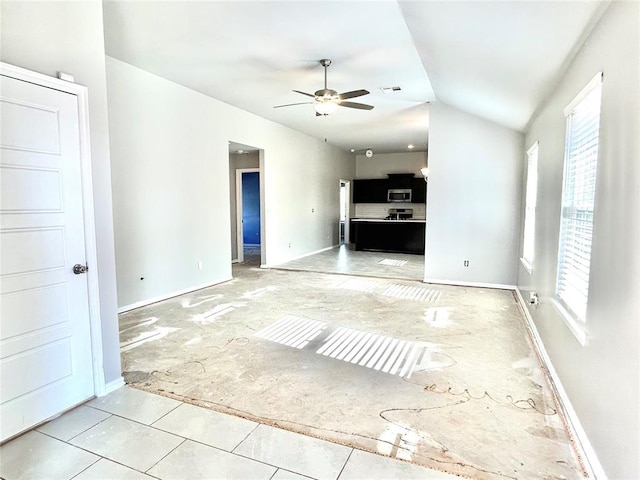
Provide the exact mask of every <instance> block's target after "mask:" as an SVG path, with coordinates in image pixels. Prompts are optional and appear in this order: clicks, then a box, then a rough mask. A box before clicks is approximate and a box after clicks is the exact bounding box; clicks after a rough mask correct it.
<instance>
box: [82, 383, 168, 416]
mask: <svg viewBox="0 0 640 480" xmlns="http://www.w3.org/2000/svg"><path fill="white" fill-rule="evenodd" d="M87 405H89V406H91V407H94V408H98V409H100V410H104V411H105V412H109V413H113V414H115V415H119V416H121V417H125V418H128V419H130V420H135V421H136V422H140V423H144V424H146V425H151V424H152V423H153V422H155V421H156V420H158V419H159V418H160V417H162V416H164V415H166V414H167V413H169V412H170V411H171V410H173V409H174V408H176V407H177V406H178V405H180V402H178V401H177V400H173V399H171V398H166V397H161V396H160V395H153V394H150V393H147V392H143V391H141V390H136V389H135V388H131V387H127V386H124V387H122V388H119V389H118V390H116V391H114V392H111V393H110V394H109V395H105V396H104V397H99V398H96V399H95V400H92V401H90V402H89V403H88V404H87Z"/></svg>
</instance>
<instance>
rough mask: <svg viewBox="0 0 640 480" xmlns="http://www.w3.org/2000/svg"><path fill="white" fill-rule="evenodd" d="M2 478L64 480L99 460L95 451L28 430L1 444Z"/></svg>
mask: <svg viewBox="0 0 640 480" xmlns="http://www.w3.org/2000/svg"><path fill="white" fill-rule="evenodd" d="M0 458H1V459H2V461H0V477H2V478H3V479H4V480H22V479H34V480H35V479H47V480H55V479H60V480H67V479H70V478H72V477H73V476H74V475H77V474H78V473H80V472H81V471H83V470H84V469H85V468H87V467H88V466H89V465H91V464H92V463H94V462H96V461H97V460H98V457H96V456H95V455H93V454H91V453H89V452H85V451H84V450H81V449H79V448H76V447H72V446H71V445H68V444H66V443H63V442H61V441H60V440H56V439H55V438H51V437H48V436H46V435H45V434H43V433H40V432H37V431H31V432H27V433H25V434H24V435H22V436H20V437H18V438H16V439H15V440H12V441H10V442H9V443H7V444H5V445H3V446H1V447H0Z"/></svg>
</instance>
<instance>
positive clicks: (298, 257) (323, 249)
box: [260, 245, 340, 268]
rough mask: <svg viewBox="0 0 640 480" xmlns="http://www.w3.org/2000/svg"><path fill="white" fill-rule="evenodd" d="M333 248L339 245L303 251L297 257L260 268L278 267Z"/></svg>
mask: <svg viewBox="0 0 640 480" xmlns="http://www.w3.org/2000/svg"><path fill="white" fill-rule="evenodd" d="M334 248H340V245H332V246H330V247H326V248H321V249H320V250H316V251H315V252H309V253H305V254H303V255H299V256H297V257H293V258H289V259H287V260H285V261H283V262H280V263H275V264H269V265H260V268H275V267H279V266H280V265H284V264H285V263H289V262H293V261H294V260H300V259H301V258H304V257H310V256H311V255H315V254H317V253H322V252H326V251H327V250H333V249H334Z"/></svg>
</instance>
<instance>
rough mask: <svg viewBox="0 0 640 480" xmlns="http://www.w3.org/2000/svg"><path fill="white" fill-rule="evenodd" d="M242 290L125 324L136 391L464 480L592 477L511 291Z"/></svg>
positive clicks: (243, 282) (301, 284) (203, 294)
mask: <svg viewBox="0 0 640 480" xmlns="http://www.w3.org/2000/svg"><path fill="white" fill-rule="evenodd" d="M234 277H235V278H234V280H232V281H230V282H227V283H224V284H221V285H218V286H215V287H211V288H208V289H204V290H200V291H198V292H194V293H192V294H188V295H183V296H181V297H176V298H174V299H170V300H166V301H164V302H160V303H157V304H154V305H150V306H148V307H145V308H140V309H137V310H134V311H131V312H128V313H125V314H123V315H121V318H120V326H121V332H120V338H121V346H122V358H123V369H124V375H125V380H126V381H127V383H129V384H131V385H132V386H135V387H137V388H141V389H144V390H148V391H152V392H157V393H161V394H164V395H168V396H173V397H175V398H179V399H181V400H185V401H189V402H192V403H195V404H198V405H201V406H205V407H209V408H212V409H215V410H219V411H222V412H226V413H232V414H236V415H239V416H242V417H246V418H250V419H253V420H256V421H259V422H262V423H266V424H271V425H275V426H279V427H282V428H286V429H290V430H293V431H296V432H300V433H304V434H308V435H312V436H316V437H320V438H323V439H327V440H331V441H334V442H338V443H343V444H347V445H351V446H354V447H356V448H360V449H364V450H369V451H372V452H377V453H380V454H382V455H388V456H392V457H396V458H399V459H404V460H407V461H410V462H413V463H417V464H421V465H425V466H427V467H431V468H434V469H439V470H442V471H445V472H448V473H454V474H458V475H461V476H464V477H467V478H477V479H503V478H513V479H540V478H548V479H552V478H553V479H560V478H563V479H578V478H582V476H583V475H582V471H581V468H580V465H579V463H578V461H577V459H576V457H575V454H574V451H573V449H572V446H571V443H570V441H569V439H568V436H567V433H566V431H565V429H564V424H563V422H562V419H561V418H560V416H559V415H558V414H557V410H556V409H557V407H556V405H555V403H554V401H553V398H552V396H551V393H550V391H549V389H548V384H547V382H546V379H545V377H544V375H543V373H542V371H541V369H540V367H539V365H538V362H537V360H536V356H535V353H534V352H533V350H532V347H531V344H530V341H529V338H528V335H527V332H526V329H525V326H524V323H523V320H522V316H521V313H520V311H519V307H518V305H517V304H516V302H515V300H514V298H513V294H512V293H511V292H508V291H504V290H492V289H480V288H466V287H453V286H444V285H438V286H434V285H427V284H423V283H420V282H416V281H406V280H395V279H385V278H374V277H358V276H348V275H335V274H324V273H315V272H300V271H285V270H275V269H274V270H267V269H260V268H257V267H255V266H252V265H247V264H240V265H236V266H234Z"/></svg>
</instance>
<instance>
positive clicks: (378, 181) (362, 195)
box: [353, 178, 389, 203]
mask: <svg viewBox="0 0 640 480" xmlns="http://www.w3.org/2000/svg"><path fill="white" fill-rule="evenodd" d="M388 189H389V185H388V182H387V179H386V178H373V179H367V180H354V181H353V203H387V190H388Z"/></svg>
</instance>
